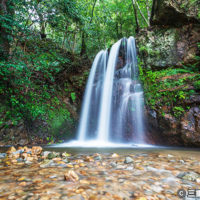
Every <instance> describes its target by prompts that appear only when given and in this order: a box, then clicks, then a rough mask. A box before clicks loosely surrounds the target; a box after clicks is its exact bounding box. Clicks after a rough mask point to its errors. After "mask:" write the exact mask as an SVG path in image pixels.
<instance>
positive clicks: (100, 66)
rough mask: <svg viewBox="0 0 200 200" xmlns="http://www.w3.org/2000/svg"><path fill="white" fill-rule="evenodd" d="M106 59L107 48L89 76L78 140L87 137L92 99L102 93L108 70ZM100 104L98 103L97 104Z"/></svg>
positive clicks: (98, 57)
mask: <svg viewBox="0 0 200 200" xmlns="http://www.w3.org/2000/svg"><path fill="white" fill-rule="evenodd" d="M106 60H107V50H106V51H103V50H102V51H100V52H99V53H98V54H97V55H96V57H95V59H94V62H93V64H92V69H91V71H90V75H89V78H88V82H87V85H86V90H85V95H84V100H83V106H82V112H81V118H80V119H81V120H80V123H79V128H78V140H79V141H84V140H86V139H87V132H88V131H90V130H89V126H90V121H91V118H92V116H91V115H92V113H91V110H92V108H91V107H92V106H91V105H92V101H93V100H94V98H95V97H96V101H97V100H98V98H99V94H100V93H101V88H102V87H101V85H102V82H103V80H102V79H103V78H104V75H105V70H106ZM95 81H96V83H97V85H96V87H95V90H94V84H95ZM95 106H98V105H95Z"/></svg>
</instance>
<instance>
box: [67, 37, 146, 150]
mask: <svg viewBox="0 0 200 200" xmlns="http://www.w3.org/2000/svg"><path fill="white" fill-rule="evenodd" d="M138 76H139V70H138V66H137V57H136V45H135V39H134V38H133V37H130V38H128V39H126V38H123V39H121V40H119V41H118V42H117V43H115V44H114V45H113V46H112V48H111V50H110V52H108V50H102V51H100V52H99V53H98V54H97V55H96V57H95V60H94V62H93V65H92V68H91V71H90V75H89V78H88V82H87V86H86V90H85V95H84V100H83V105H82V112H81V117H80V123H79V128H78V136H77V140H76V141H72V142H69V143H66V145H67V146H85V147H90V146H92V147H109V146H120V145H122V146H123V145H124V146H126V145H128V144H136V145H137V144H145V130H144V116H143V115H144V110H143V106H144V97H143V89H142V86H141V84H140V81H139V80H138Z"/></svg>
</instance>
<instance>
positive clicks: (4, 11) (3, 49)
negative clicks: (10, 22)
mask: <svg viewBox="0 0 200 200" xmlns="http://www.w3.org/2000/svg"><path fill="white" fill-rule="evenodd" d="M8 14H9V8H8V0H0V15H1V16H3V17H7V15H8ZM5 24H6V25H7V22H6V21H5V20H1V21H0V60H7V59H8V57H9V50H10V42H9V37H8V36H9V31H8V30H7V29H6V28H5V27H4V25H5Z"/></svg>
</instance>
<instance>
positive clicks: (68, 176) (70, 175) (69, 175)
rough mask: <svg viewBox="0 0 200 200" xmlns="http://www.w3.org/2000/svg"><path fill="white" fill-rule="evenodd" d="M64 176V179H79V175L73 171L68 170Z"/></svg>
mask: <svg viewBox="0 0 200 200" xmlns="http://www.w3.org/2000/svg"><path fill="white" fill-rule="evenodd" d="M64 178H65V180H66V181H72V182H76V181H78V180H79V176H78V175H77V174H76V172H75V171H73V170H69V171H68V172H67V173H66V174H65V175H64Z"/></svg>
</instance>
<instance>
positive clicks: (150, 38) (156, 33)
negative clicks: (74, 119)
mask: <svg viewBox="0 0 200 200" xmlns="http://www.w3.org/2000/svg"><path fill="white" fill-rule="evenodd" d="M137 41H138V47H139V53H140V58H141V59H142V61H143V62H144V66H145V67H147V68H156V69H162V68H167V67H170V66H178V67H180V66H182V65H183V63H184V64H193V63H194V62H196V60H195V59H196V58H195V56H196V55H198V54H199V50H198V43H199V42H200V25H193V24H191V25H185V26H183V27H182V28H174V27H172V28H163V27H153V28H152V29H151V30H150V31H149V30H147V29H146V30H142V31H141V32H140V33H139V34H138V37H137Z"/></svg>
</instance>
